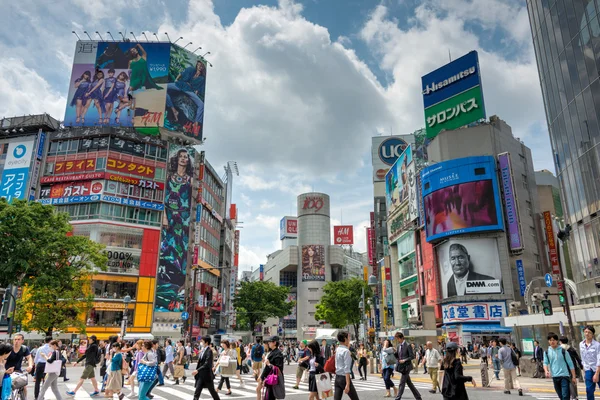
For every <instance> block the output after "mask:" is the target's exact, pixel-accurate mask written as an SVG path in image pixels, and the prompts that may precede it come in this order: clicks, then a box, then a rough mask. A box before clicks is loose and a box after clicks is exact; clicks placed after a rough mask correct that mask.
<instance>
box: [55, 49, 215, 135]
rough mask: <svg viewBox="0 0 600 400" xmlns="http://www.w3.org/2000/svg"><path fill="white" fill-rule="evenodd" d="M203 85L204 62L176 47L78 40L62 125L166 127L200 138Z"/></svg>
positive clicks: (204, 81) (204, 78)
mask: <svg viewBox="0 0 600 400" xmlns="http://www.w3.org/2000/svg"><path fill="white" fill-rule="evenodd" d="M205 86H206V62H205V60H204V59H203V58H201V57H198V56H196V55H194V54H193V53H191V52H189V51H187V50H184V49H183V48H181V47H179V46H177V45H172V44H171V43H160V42H133V41H127V42H125V41H124V42H116V41H113V42H103V41H78V42H77V44H76V49H75V58H74V61H73V69H72V72H71V80H70V82H69V94H68V99H67V108H66V112H65V120H64V124H65V126H99V125H103V126H131V127H136V128H138V130H139V131H141V132H144V133H152V134H158V128H159V127H164V128H166V129H168V130H171V131H178V132H183V133H184V134H185V135H186V136H189V137H191V138H195V139H198V140H201V139H202V126H203V123H204V94H205ZM153 128H154V129H153Z"/></svg>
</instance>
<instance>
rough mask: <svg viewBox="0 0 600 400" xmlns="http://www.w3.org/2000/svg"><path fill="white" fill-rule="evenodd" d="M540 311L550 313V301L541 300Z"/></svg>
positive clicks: (545, 313)
mask: <svg viewBox="0 0 600 400" xmlns="http://www.w3.org/2000/svg"><path fill="white" fill-rule="evenodd" d="M542 312H543V313H544V315H552V314H553V312H552V301H550V300H542Z"/></svg>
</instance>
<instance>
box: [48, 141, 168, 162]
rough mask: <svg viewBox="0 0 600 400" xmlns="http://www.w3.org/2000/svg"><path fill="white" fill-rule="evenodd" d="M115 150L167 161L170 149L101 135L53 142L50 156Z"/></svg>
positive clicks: (49, 150) (49, 152) (49, 151)
mask: <svg viewBox="0 0 600 400" xmlns="http://www.w3.org/2000/svg"><path fill="white" fill-rule="evenodd" d="M109 148H110V150H115V151H118V152H120V153H125V154H130V155H133V156H137V157H142V158H148V159H151V160H158V161H166V160H167V153H168V149H167V148H166V147H159V146H155V145H153V144H148V143H137V142H133V141H130V140H125V139H121V138H119V137H116V136H101V137H95V138H83V139H69V140H63V141H57V142H51V143H50V147H49V149H48V155H49V156H55V155H67V154H80V153H88V152H91V151H101V150H108V149H109Z"/></svg>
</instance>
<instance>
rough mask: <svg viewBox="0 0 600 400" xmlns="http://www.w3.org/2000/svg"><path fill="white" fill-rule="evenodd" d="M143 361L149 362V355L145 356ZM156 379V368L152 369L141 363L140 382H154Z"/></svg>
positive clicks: (139, 370) (139, 369)
mask: <svg viewBox="0 0 600 400" xmlns="http://www.w3.org/2000/svg"><path fill="white" fill-rule="evenodd" d="M142 360H146V361H148V353H146V354H145V355H144V358H142ZM154 378H156V366H153V367H150V366H148V365H146V364H143V363H141V362H140V365H139V367H138V376H137V379H138V382H152V381H154Z"/></svg>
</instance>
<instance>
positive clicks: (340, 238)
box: [333, 225, 354, 244]
mask: <svg viewBox="0 0 600 400" xmlns="http://www.w3.org/2000/svg"><path fill="white" fill-rule="evenodd" d="M333 241H334V244H354V229H353V227H352V225H339V226H334V227H333Z"/></svg>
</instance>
